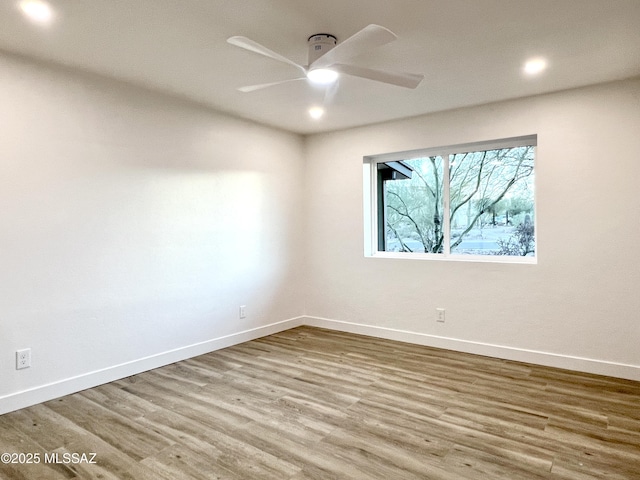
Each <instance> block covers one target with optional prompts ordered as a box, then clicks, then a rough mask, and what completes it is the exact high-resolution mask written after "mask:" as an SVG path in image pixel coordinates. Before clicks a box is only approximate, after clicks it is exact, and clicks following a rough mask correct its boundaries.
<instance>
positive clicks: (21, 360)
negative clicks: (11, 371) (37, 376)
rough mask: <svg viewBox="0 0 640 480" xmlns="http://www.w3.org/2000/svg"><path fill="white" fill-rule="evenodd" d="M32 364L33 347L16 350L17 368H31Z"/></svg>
mask: <svg viewBox="0 0 640 480" xmlns="http://www.w3.org/2000/svg"><path fill="white" fill-rule="evenodd" d="M30 366H31V349H30V348H24V349H22V350H17V351H16V370H22V369H23V368H29V367H30Z"/></svg>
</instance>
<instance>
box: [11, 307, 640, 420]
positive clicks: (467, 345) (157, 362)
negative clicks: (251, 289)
mask: <svg viewBox="0 0 640 480" xmlns="http://www.w3.org/2000/svg"><path fill="white" fill-rule="evenodd" d="M301 325H308V326H311V327H320V328H327V329H330V330H338V331H341V332H348V333H356V334H361V335H368V336H371V337H378V338H385V339H389V340H398V341H401V342H407V343H414V344H417V345H425V346H429V347H435V348H444V349H447V350H454V351H458V352H465V353H473V354H476V355H484V356H488V357H495V358H502V359H505V360H514V361H518V362H525V363H533V364H537V365H545V366H548V367H556V368H564V369H567V370H574V371H578V372H586V373H593V374H596V375H607V376H611V377H617V378H625V379H628V380H636V381H640V366H638V365H627V364H621V363H615V362H606V361H603V360H595V359H591V358H582V357H572V356H568V355H559V354H556V353H549V352H540V351H535V350H526V349H521V348H513V347H505V346H502V345H493V344H488V343H480V342H471V341H468V340H460V339H456V338H448V337H441V336H437V335H429V334H425V333H419V332H411V331H408V330H398V329H394V328H387V327H379V326H375V325H366V324H361V323H354V322H344V321H340V320H332V319H329V318H321V317H310V316H302V317H295V318H291V319H288V320H283V321H281V322H275V323H272V324H269V325H265V326H262V327H258V328H253V329H250V330H244V331H242V332H237V333H233V334H230V335H225V336H223V337H218V338H214V339H211V340H207V341H204V342H200V343H197V344H193V345H188V346H186V347H182V348H177V349H175V350H170V351H167V352H162V353H159V354H157V355H152V356H149V357H145V358H141V359H138V360H134V361H131V362H127V363H123V364H120V365H115V366H113V367H108V368H105V369H102V370H97V371H94V372H89V373H86V374H83V375H79V376H77V377H72V378H67V379H64V380H60V381H57V382H53V383H49V384H46V385H41V386H38V387H34V388H31V389H29V390H24V391H20V392H16V393H11V394H9V395H6V396H3V397H0V415H2V414H4V413H8V412H12V411H14V410H18V409H21V408H25V407H29V406H31V405H35V404H37V403H42V402H46V401H48V400H52V399H54V398H58V397H61V396H64V395H69V394H72V393H75V392H79V391H81V390H85V389H87V388H92V387H95V386H98V385H102V384H104V383H108V382H113V381H115V380H118V379H121V378H125V377H129V376H131V375H136V374H138V373H141V372H145V371H147V370H152V369H154V368H158V367H162V366H164V365H168V364H171V363H175V362H178V361H180V360H185V359H187V358H192V357H195V356H198V355H203V354H205V353H209V352H213V351H215V350H219V349H221V348H226V347H230V346H232V345H237V344H239V343H243V342H247V341H250V340H255V339H256V338H260V337H264V336H266V335H271V334H274V333H278V332H282V331H284V330H288V329H290V328H295V327H299V326H301Z"/></svg>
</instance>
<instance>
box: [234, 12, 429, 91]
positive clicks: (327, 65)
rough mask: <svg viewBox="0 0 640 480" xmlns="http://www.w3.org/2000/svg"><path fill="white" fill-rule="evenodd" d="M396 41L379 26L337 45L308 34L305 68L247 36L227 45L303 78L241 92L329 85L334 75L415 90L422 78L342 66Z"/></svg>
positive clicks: (327, 36) (325, 37) (322, 35)
mask: <svg viewBox="0 0 640 480" xmlns="http://www.w3.org/2000/svg"><path fill="white" fill-rule="evenodd" d="M396 38H398V37H397V36H396V35H395V34H394V33H393V32H392V31H391V30H389V29H387V28H385V27H381V26H380V25H373V24H372V25H368V26H366V27H365V28H363V29H362V30H360V31H359V32H357V33H355V34H354V35H352V36H351V37H349V38H347V39H346V40H345V41H343V42H342V43H340V44H337V38H336V37H335V36H334V35H331V34H328V33H317V34H315V35H311V36H310V37H309V38H308V39H307V44H308V47H309V59H308V62H309V64H308V65H307V66H303V65H299V64H297V63H296V62H294V61H293V60H290V59H288V58H287V57H284V56H282V55H280V54H279V53H276V52H274V51H273V50H270V49H268V48H267V47H265V46H263V45H260V44H259V43H258V42H255V41H253V40H251V39H249V38H247V37H242V36H235V37H230V38H228V39H227V42H228V43H230V44H231V45H235V46H237V47H240V48H244V49H245V50H249V51H251V52H254V53H258V54H260V55H264V56H265V57H269V58H272V59H274V60H277V61H279V62H283V63H288V64H289V65H292V66H294V67H296V68H298V69H299V70H300V71H301V72H302V73H303V76H300V77H296V78H290V79H287V80H281V81H278V82H270V83H261V84H258V85H248V86H246V87H240V88H239V89H238V90H240V91H241V92H253V91H255V90H260V89H262V88H267V87H271V86H274V85H279V84H281V83H287V82H293V81H296V80H303V79H305V78H308V79H309V80H310V81H311V82H313V83H319V84H331V83H333V82H334V81H335V80H336V79H337V78H338V75H339V74H341V73H344V74H346V75H352V76H355V77H361V78H367V79H369V80H375V81H377V82H383V83H389V84H392V85H397V86H399V87H405V88H416V87H417V86H418V85H419V84H420V82H421V81H422V79H423V78H424V75H418V74H415V73H404V72H387V71H384V70H374V69H372V68H366V67H359V66H357V65H353V64H351V63H346V62H348V61H349V60H351V59H352V58H354V57H356V56H358V55H360V54H362V53H364V52H366V51H367V50H370V49H372V48H376V47H380V46H382V45H385V44H387V43H389V42H392V41H394V40H395V39H396Z"/></svg>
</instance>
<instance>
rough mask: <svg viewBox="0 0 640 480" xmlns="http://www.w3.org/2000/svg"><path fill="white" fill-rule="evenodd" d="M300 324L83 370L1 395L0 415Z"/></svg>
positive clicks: (260, 329) (285, 322) (294, 321)
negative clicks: (80, 373)
mask: <svg viewBox="0 0 640 480" xmlns="http://www.w3.org/2000/svg"><path fill="white" fill-rule="evenodd" d="M303 324H304V322H303V317H296V318H291V319H288V320H283V321H281V322H275V323H271V324H269V325H265V326H262V327H257V328H252V329H250V330H244V331H242V332H237V333H232V334H230V335H225V336H223V337H218V338H213V339H211V340H207V341H204V342H200V343H196V344H193V345H188V346H186V347H181V348H177V349H175V350H170V351H167V352H162V353H158V354H156V355H151V356H149V357H145V358H141V359H138V360H134V361H131V362H126V363H122V364H120V365H115V366H113V367H108V368H104V369H102V370H97V371H94V372H89V373H85V374H83V375H79V376H77V377H71V378H66V379H64V380H59V381H57V382H53V383H49V384H46V385H41V386H38V387H34V388H31V389H29V390H24V391H21V392H16V393H11V394H9V395H6V396H4V397H0V415H2V414H4V413H8V412H12V411H14V410H18V409H21V408H25V407H29V406H31V405H35V404H37V403H42V402H46V401H48V400H53V399H54V398H58V397H62V396H64V395H69V394H71V393H75V392H79V391H81V390H85V389H87V388H92V387H96V386H98V385H102V384H104V383H108V382H113V381H115V380H119V379H121V378H125V377H129V376H131V375H136V374H138V373H141V372H146V371H147V370H152V369H154V368H158V367H163V366H165V365H169V364H171V363H175V362H179V361H180V360H185V359H187V358H192V357H195V356H198V355H202V354H205V353H209V352H213V351H215V350H219V349H221V348H226V347H230V346H232V345H237V344H239V343H243V342H247V341H249V340H255V339H256V338H260V337H264V336H267V335H272V334H274V333H278V332H281V331H284V330H289V329H290V328H294V327H298V326H300V325H303Z"/></svg>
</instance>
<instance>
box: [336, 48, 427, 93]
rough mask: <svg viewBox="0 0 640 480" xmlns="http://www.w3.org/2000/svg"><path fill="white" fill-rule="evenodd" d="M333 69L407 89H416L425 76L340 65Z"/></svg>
mask: <svg viewBox="0 0 640 480" xmlns="http://www.w3.org/2000/svg"><path fill="white" fill-rule="evenodd" d="M329 53H331V52H329ZM331 69H332V70H335V71H337V72H340V73H346V74H347V75H353V76H354V77H361V78H368V79H369V80H375V81H376V82H384V83H390V84H392V85H397V86H399V87H405V88H416V87H417V86H418V85H420V82H422V80H423V79H424V75H418V74H416V73H404V72H385V71H383V70H374V69H372V68H365V67H357V66H355V65H344V64H340V63H337V64H335V65H332V66H331Z"/></svg>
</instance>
